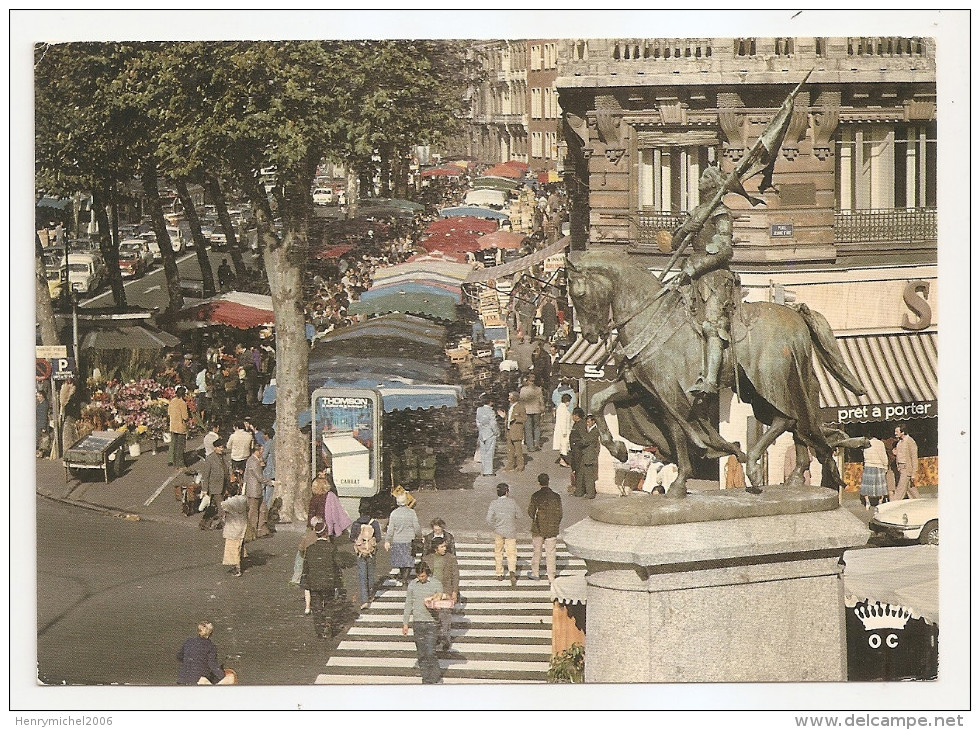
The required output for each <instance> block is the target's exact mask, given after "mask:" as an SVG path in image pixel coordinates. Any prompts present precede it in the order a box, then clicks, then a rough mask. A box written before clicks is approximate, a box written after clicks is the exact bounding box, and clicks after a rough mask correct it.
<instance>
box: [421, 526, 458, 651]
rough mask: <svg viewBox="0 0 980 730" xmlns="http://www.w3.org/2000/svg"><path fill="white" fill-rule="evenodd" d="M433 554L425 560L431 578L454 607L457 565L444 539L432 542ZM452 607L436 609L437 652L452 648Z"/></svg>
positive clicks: (456, 588)
mask: <svg viewBox="0 0 980 730" xmlns="http://www.w3.org/2000/svg"><path fill="white" fill-rule="evenodd" d="M432 544H433V547H434V548H435V552H434V553H432V554H430V555H429V556H428V557H427V558H426V560H427V561H428V562H429V563H431V564H432V577H433V578H436V579H437V580H438V581H439V582H440V583H441V584H442V591H443V597H444V598H445V599H448V600H450V601H452V602H453V604H454V605H455V604H456V602H457V601H458V600H459V563H458V562H457V560H456V556H455V555H453V554H452V553H450V552H449V543H448V542H447V541H446V539H445V538H442V537H437V538H435V539H434V540H433V541H432ZM455 610H456V609H455V608H454V607H446V608H437V609H436V622H437V623H438V625H439V636H438V641H437V647H438V650H439V651H449V650H450V649H451V648H452V643H453V637H452V628H453V613H454V612H455Z"/></svg>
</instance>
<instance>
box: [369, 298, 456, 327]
mask: <svg viewBox="0 0 980 730" xmlns="http://www.w3.org/2000/svg"><path fill="white" fill-rule="evenodd" d="M456 305H457V301H456V297H455V296H453V295H451V294H446V295H445V296H443V295H440V294H431V293H430V294H412V293H408V292H404V293H402V292H397V291H396V292H394V293H392V294H385V295H384V296H380V297H377V298H375V299H368V300H363V299H362V300H361V301H357V302H352V303H351V305H350V310H349V311H350V313H351V314H387V313H389V312H402V313H405V314H421V315H423V316H426V317H433V318H435V319H441V320H443V321H446V322H455V321H456V320H457V319H459V313H458V312H457V311H456Z"/></svg>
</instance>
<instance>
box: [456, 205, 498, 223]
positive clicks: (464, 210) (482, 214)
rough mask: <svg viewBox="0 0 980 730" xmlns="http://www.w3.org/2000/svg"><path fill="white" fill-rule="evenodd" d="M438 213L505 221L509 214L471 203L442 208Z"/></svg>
mask: <svg viewBox="0 0 980 730" xmlns="http://www.w3.org/2000/svg"><path fill="white" fill-rule="evenodd" d="M439 215H441V216H442V217H443V218H459V217H463V216H473V217H475V218H490V219H492V220H498V221H506V220H510V216H509V215H507V214H506V213H501V212H500V211H499V210H490V209H489V208H477V207H476V206H473V205H464V206H458V207H455V208H443V209H442V210H440V211H439Z"/></svg>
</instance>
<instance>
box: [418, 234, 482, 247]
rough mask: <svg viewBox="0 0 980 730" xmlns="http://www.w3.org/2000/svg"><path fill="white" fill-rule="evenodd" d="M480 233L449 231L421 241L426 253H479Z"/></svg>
mask: <svg viewBox="0 0 980 730" xmlns="http://www.w3.org/2000/svg"><path fill="white" fill-rule="evenodd" d="M481 238H482V236H481V235H480V234H479V233H470V232H469V231H455V230H454V231H447V232H446V233H441V234H437V235H434V236H426V237H425V238H422V239H421V240H420V241H419V244H421V246H422V248H424V249H425V250H426V251H435V250H437V249H438V250H439V251H456V252H465V251H479V250H480V248H481V245H480V239H481Z"/></svg>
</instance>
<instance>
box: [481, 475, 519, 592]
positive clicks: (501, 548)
mask: <svg viewBox="0 0 980 730" xmlns="http://www.w3.org/2000/svg"><path fill="white" fill-rule="evenodd" d="M519 515H520V508H519V507H518V506H517V502H516V501H515V500H514V498H513V497H511V496H510V486H509V485H508V484H506V483H505V482H501V483H500V484H498V485H497V498H496V499H495V500H493V501H492V502H491V503H490V508H489V509H488V510H487V524H488V525H489V526H490V529H491V530H493V560H494V568H495V572H496V575H497V580H503V579H504V553H506V554H507V569H508V571H510V584H511V585H512V586H516V585H517V519H518V516H519Z"/></svg>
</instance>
